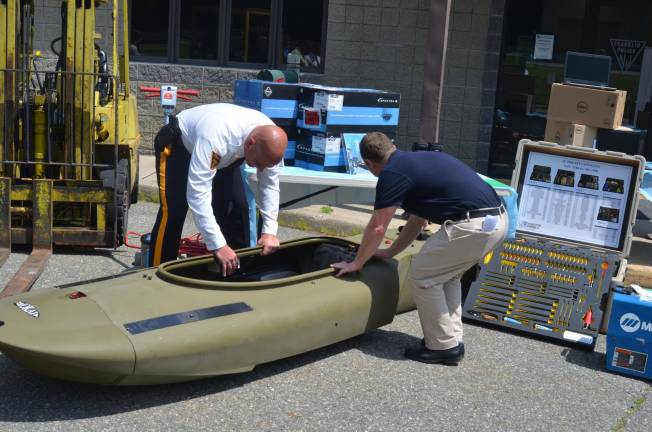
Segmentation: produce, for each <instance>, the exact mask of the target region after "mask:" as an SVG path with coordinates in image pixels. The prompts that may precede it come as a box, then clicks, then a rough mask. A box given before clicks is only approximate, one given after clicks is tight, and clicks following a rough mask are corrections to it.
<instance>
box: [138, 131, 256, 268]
mask: <svg viewBox="0 0 652 432" xmlns="http://www.w3.org/2000/svg"><path fill="white" fill-rule="evenodd" d="M154 150H155V155H156V175H157V178H158V185H159V200H160V204H161V205H160V207H159V210H158V214H157V215H156V222H155V223H154V228H153V229H152V233H151V243H150V253H149V263H148V265H149V266H157V265H159V264H161V263H163V262H166V261H172V260H175V259H176V258H177V256H178V253H179V241H180V239H181V233H182V230H183V224H184V221H185V219H186V214H187V213H188V201H187V200H186V188H187V185H188V168H189V166H190V154H189V153H188V151H187V150H186V149H185V147H184V146H183V143H182V141H181V133H180V131H179V128H178V124H177V123H176V119H174V118H171V120H170V124H168V125H165V126H163V127H162V128H161V130H160V131H159V133H158V134H157V135H156V138H155V140H154ZM239 162H240V163H237V164H232V165H231V166H229V167H226V168H222V169H220V170H218V171H217V173H216V175H215V178H214V180H213V201H212V205H213V214H214V215H215V218H216V220H217V223H218V225H219V226H220V229H221V231H222V234H223V235H224V237H225V238H226V241H227V244H228V245H229V246H230V247H231V248H233V249H239V248H242V247H248V246H249V237H250V236H249V206H248V205H247V199H246V194H245V190H244V183H243V181H242V176H241V174H240V164H241V161H239Z"/></svg>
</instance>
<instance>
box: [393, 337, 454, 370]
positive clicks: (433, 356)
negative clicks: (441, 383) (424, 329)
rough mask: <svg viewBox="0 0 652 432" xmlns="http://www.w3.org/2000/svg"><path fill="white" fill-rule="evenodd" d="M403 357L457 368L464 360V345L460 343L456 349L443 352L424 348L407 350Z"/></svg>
mask: <svg viewBox="0 0 652 432" xmlns="http://www.w3.org/2000/svg"><path fill="white" fill-rule="evenodd" d="M405 357H407V358H409V359H410V360H414V361H418V362H422V363H442V364H446V365H452V366H457V364H458V363H459V362H461V361H462V359H463V358H464V344H463V343H460V344H458V345H457V346H456V347H453V348H449V349H445V350H431V349H428V348H426V347H425V346H420V347H419V348H407V349H406V350H405Z"/></svg>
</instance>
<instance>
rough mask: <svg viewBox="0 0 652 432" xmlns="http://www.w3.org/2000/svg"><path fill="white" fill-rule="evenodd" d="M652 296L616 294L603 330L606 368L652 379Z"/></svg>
mask: <svg viewBox="0 0 652 432" xmlns="http://www.w3.org/2000/svg"><path fill="white" fill-rule="evenodd" d="M651 356H652V296H639V295H636V294H630V295H628V294H622V293H616V294H614V297H613V303H612V307H611V315H610V319H609V329H608V331H607V352H606V362H607V369H609V370H612V371H614V372H619V373H624V374H628V375H633V376H636V377H640V378H646V379H652V359H651V358H650V357H651Z"/></svg>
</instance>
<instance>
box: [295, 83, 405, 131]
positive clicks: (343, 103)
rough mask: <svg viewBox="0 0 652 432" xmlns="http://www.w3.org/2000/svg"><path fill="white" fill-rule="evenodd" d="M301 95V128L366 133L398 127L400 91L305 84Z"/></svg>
mask: <svg viewBox="0 0 652 432" xmlns="http://www.w3.org/2000/svg"><path fill="white" fill-rule="evenodd" d="M297 98H298V103H299V105H298V112H297V126H298V127H300V128H305V129H310V130H312V131H318V132H323V133H329V130H330V131H333V130H334V129H338V131H337V133H341V132H359V133H362V132H369V131H381V132H382V131H384V129H385V130H393V129H395V128H397V127H398V121H399V106H400V103H401V95H400V94H399V93H392V92H386V91H381V90H373V89H356V88H342V87H327V86H321V85H315V84H301V85H300V88H299V93H298V95H297ZM352 127H355V128H358V130H352Z"/></svg>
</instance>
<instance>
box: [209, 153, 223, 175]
mask: <svg viewBox="0 0 652 432" xmlns="http://www.w3.org/2000/svg"><path fill="white" fill-rule="evenodd" d="M220 159H221V157H220V155H218V154H217V153H215V152H213V154H212V155H211V171H213V170H216V169H217V166H218V165H219V164H220Z"/></svg>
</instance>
